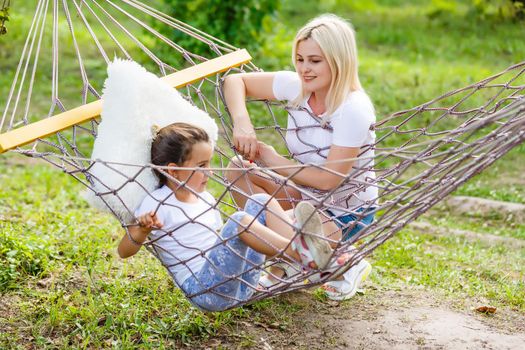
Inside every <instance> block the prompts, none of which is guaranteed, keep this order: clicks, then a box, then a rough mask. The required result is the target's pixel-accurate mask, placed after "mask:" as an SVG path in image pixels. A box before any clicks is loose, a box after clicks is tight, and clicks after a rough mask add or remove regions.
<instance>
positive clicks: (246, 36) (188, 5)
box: [157, 0, 280, 62]
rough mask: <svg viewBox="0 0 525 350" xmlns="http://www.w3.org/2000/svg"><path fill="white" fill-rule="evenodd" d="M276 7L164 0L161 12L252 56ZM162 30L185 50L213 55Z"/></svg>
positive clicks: (261, 2)
mask: <svg viewBox="0 0 525 350" xmlns="http://www.w3.org/2000/svg"><path fill="white" fill-rule="evenodd" d="M279 3H280V1H279V0H249V1H243V2H242V3H240V2H238V1H235V0H227V1H224V0H197V1H186V0H164V4H165V5H164V12H165V13H166V14H168V15H170V16H172V17H174V18H177V19H178V20H181V21H183V22H185V23H187V24H189V25H191V26H193V27H195V28H197V29H199V30H203V31H205V32H206V33H207V34H210V35H211V36H214V37H216V38H218V39H220V40H223V41H225V42H227V43H229V44H231V45H233V46H236V47H241V48H247V49H248V50H249V51H250V52H254V51H257V50H258V48H259V46H260V45H261V43H262V42H264V40H265V38H266V37H267V35H268V33H270V32H271V31H272V28H273V22H274V21H275V19H276V18H275V17H276V13H277V9H278V7H279ZM164 27H165V26H164ZM157 29H160V28H157ZM165 30H166V29H164V31H163V30H162V29H161V33H162V34H164V35H166V36H167V37H169V38H170V39H172V40H173V41H174V42H175V43H176V44H177V45H180V46H182V47H183V48H185V49H186V50H188V51H190V52H193V53H196V54H199V55H203V56H204V57H209V56H210V54H211V55H212V56H213V55H214V54H213V52H212V49H211V48H210V47H208V45H206V44H203V43H201V42H200V41H198V40H196V39H194V38H192V37H190V36H188V35H186V34H184V33H182V32H181V31H177V30H170V31H169V32H166V31H165ZM159 49H160V50H161V53H162V54H164V55H163V56H162V57H163V58H165V59H168V62H170V61H169V57H170V52H168V51H166V50H163V49H162V48H159ZM163 51H164V52H163ZM170 51H171V50H170ZM171 56H173V52H172V51H171Z"/></svg>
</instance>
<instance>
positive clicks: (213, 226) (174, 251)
mask: <svg viewBox="0 0 525 350" xmlns="http://www.w3.org/2000/svg"><path fill="white" fill-rule="evenodd" d="M199 196H200V197H202V198H198V200H197V202H196V203H185V202H181V201H179V200H178V199H177V197H175V194H174V193H173V191H172V190H171V189H170V188H169V187H167V186H162V187H161V188H159V189H157V190H155V191H153V192H152V194H151V196H148V197H146V198H145V199H144V200H143V201H142V203H141V205H140V206H139V208H138V209H137V210H136V211H135V216H136V217H138V216H140V215H142V214H145V213H148V212H151V211H153V212H156V215H157V218H158V219H159V221H160V222H161V223H162V225H163V227H162V229H161V230H154V231H152V232H151V233H150V235H149V239H150V241H152V242H153V243H154V244H153V245H152V247H153V249H154V250H155V251H156V253H157V255H158V257H159V259H160V260H161V262H162V263H163V264H164V265H165V266H166V267H167V268H168V270H169V271H170V273H171V275H172V277H173V278H174V280H175V283H177V284H178V285H179V286H180V285H182V283H184V281H185V280H186V278H188V277H190V276H191V275H192V273H197V272H199V271H200V270H201V268H202V266H203V265H204V263H205V261H206V259H205V258H204V257H203V256H202V255H201V253H202V252H206V251H207V250H208V249H210V248H211V247H212V246H214V245H215V244H216V243H217V239H218V237H219V235H218V233H217V232H218V230H220V229H221V227H222V219H221V215H220V213H219V211H218V210H217V209H216V208H215V204H216V200H215V198H213V196H212V195H211V194H210V193H209V192H202V193H199Z"/></svg>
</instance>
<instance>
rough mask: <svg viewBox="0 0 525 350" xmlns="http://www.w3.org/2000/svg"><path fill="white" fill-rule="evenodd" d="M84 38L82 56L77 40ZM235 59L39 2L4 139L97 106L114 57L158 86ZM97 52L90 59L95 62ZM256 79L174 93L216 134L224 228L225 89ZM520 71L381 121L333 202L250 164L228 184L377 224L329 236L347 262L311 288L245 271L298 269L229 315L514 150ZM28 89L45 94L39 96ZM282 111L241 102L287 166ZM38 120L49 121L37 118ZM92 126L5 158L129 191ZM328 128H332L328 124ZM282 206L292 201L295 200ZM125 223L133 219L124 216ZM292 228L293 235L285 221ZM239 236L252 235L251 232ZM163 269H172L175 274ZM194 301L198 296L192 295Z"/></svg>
mask: <svg viewBox="0 0 525 350" xmlns="http://www.w3.org/2000/svg"><path fill="white" fill-rule="evenodd" d="M163 26H164V27H171V28H172V29H173V30H174V31H178V32H179V33H181V34H180V35H184V36H187V37H188V38H193V39H194V40H195V41H197V42H199V43H201V45H203V47H205V48H206V50H204V51H207V54H206V55H205V57H204V55H196V54H194V53H192V52H189V51H187V50H186V48H184V47H181V46H179V45H178V44H177V43H176V42H173V41H172V40H170V39H169V38H167V37H165V36H163V35H162V34H160V32H159V31H158V29H159V28H160V27H163ZM95 33H96V34H95ZM80 37H81V38H82V45H80V44H79V41H78V40H77V38H80ZM86 38H87V39H86ZM144 38H147V40H144ZM87 43H90V44H87ZM89 45H91V46H89ZM160 48H164V49H165V48H169V50H170V51H169V53H170V54H169V55H163V56H162V57H161V55H157V54H156V53H157V52H161V51H162V50H161V49H160ZM234 50H236V48H235V47H233V46H231V45H229V44H227V43H224V42H222V41H220V40H218V39H215V38H213V37H210V36H209V35H207V34H206V33H204V32H201V31H199V30H197V29H194V28H191V27H190V26H187V25H185V24H184V23H181V22H179V21H177V20H176V19H173V18H170V17H168V16H166V15H164V14H162V13H161V12H158V11H157V10H155V9H153V8H151V7H149V6H148V5H147V4H144V3H141V2H139V1H134V0H123V1H116V0H115V1H75V0H72V1H49V0H43V1H39V2H38V4H37V8H36V11H35V16H34V20H33V22H32V23H31V26H30V28H29V33H28V36H27V41H26V43H25V46H24V47H23V50H22V55H21V60H20V64H19V66H18V67H17V69H16V71H15V72H12V74H13V85H12V87H11V90H10V92H9V95H8V96H7V99H6V103H5V107H4V111H3V114H2V117H1V120H0V133H5V132H8V131H10V130H14V129H16V128H18V127H21V126H23V125H28V124H30V123H32V122H34V121H37V120H40V119H44V118H48V117H51V116H53V115H56V114H57V113H60V112H63V111H67V110H70V109H72V108H74V107H77V106H79V105H82V104H86V103H89V102H91V101H95V100H98V99H99V98H100V97H101V89H102V83H103V81H104V79H105V72H106V65H107V64H108V63H109V62H110V61H111V60H112V58H113V57H115V56H117V57H121V58H129V59H133V60H135V61H137V62H139V63H140V64H141V65H143V66H144V67H146V68H147V69H148V70H149V71H151V72H153V73H155V74H156V75H158V76H164V75H167V74H170V73H173V72H175V71H177V70H180V69H182V68H186V67H188V66H192V65H196V64H199V63H201V62H203V61H206V60H208V59H211V58H214V57H218V56H221V55H223V54H226V53H229V52H232V51H234ZM93 53H97V55H96V56H94V55H93ZM64 60H68V61H74V62H77V65H76V67H77V69H76V70H75V71H63V70H61V67H62V65H61V62H63V61H64ZM256 70H258V69H257V67H256V66H254V65H252V64H248V65H242V66H240V67H236V68H231V69H229V70H228V71H226V72H223V73H220V74H216V75H214V76H211V77H208V78H206V79H202V80H200V81H197V82H194V83H192V84H190V85H187V86H186V87H185V88H183V89H180V90H179V92H180V93H181V94H182V95H183V96H184V97H185V98H187V99H188V101H191V102H192V103H193V104H194V105H195V106H197V107H198V108H200V109H202V110H204V111H206V112H207V113H209V114H210V115H211V116H212V117H213V118H214V119H215V121H216V122H217V125H218V127H219V140H218V142H217V144H216V147H215V154H214V158H213V168H214V172H213V175H210V179H209V185H208V187H209V190H210V192H211V193H212V194H213V195H214V197H215V198H216V199H217V204H214V203H210V210H212V209H218V210H219V211H220V213H221V215H222V217H223V220H226V219H228V218H229V217H230V216H231V215H232V214H233V213H235V212H236V211H237V210H240V209H242V208H238V207H237V206H236V204H235V202H234V201H233V200H232V197H231V191H232V190H233V189H234V186H235V181H233V183H232V182H230V181H228V180H226V176H225V172H226V167H227V165H228V163H229V162H230V160H231V159H232V158H233V157H235V156H238V155H237V154H236V153H235V150H234V149H233V147H232V121H231V118H230V116H229V115H228V113H227V111H226V110H225V107H224V103H223V99H222V94H221V82H222V79H223V78H224V76H226V75H228V74H231V73H235V72H248V71H256ZM524 72H525V62H524V63H520V64H517V65H514V66H512V67H509V68H508V69H507V70H505V71H503V72H501V73H499V74H496V75H494V76H492V77H489V78H487V79H485V80H483V81H480V82H478V83H476V84H472V85H470V86H467V87H464V88H461V89H458V90H455V91H452V92H449V93H446V94H444V95H442V96H440V97H437V98H435V99H433V100H432V101H429V102H427V103H424V104H422V105H420V106H417V107H414V108H410V109H407V110H405V111H401V112H398V113H394V114H392V115H391V116H388V117H380V118H378V120H379V121H378V122H377V123H376V125H375V126H374V129H375V132H376V143H375V144H372V145H365V146H363V148H362V154H364V153H365V152H366V151H367V150H368V149H373V150H374V151H375V156H374V157H373V158H370V159H366V158H365V157H363V156H361V158H360V159H361V160H362V162H361V164H365V165H364V166H361V167H359V168H354V169H353V171H352V172H351V174H350V175H346V176H343V175H342V174H339V176H340V177H341V184H340V185H339V186H338V187H337V188H336V189H334V190H332V191H324V192H323V191H319V190H313V189H310V188H304V187H300V186H295V185H293V183H292V182H290V181H289V179H286V178H282V177H279V176H276V174H275V172H274V171H272V168H267V167H265V166H264V164H258V165H259V166H258V167H257V168H244V169H238V170H237V171H236V174H237V175H236V178H239V179H240V178H242V177H243V176H246V175H247V174H251V176H263V177H267V178H268V179H271V180H272V181H275V183H276V184H277V185H278V188H279V189H283V190H286V188H287V187H286V186H291V187H293V188H295V189H297V190H299V191H300V192H301V193H302V194H303V198H304V197H306V198H308V199H309V200H310V202H311V203H313V204H314V205H315V206H316V207H317V208H318V209H320V210H326V209H330V210H339V211H341V212H344V213H353V214H355V215H356V216H357V217H358V218H359V217H363V215H365V214H363V212H361V211H358V209H360V208H365V209H370V210H372V211H373V212H374V213H375V214H376V216H375V220H374V222H373V223H372V224H370V225H369V226H367V227H365V228H363V229H362V230H361V231H360V232H359V234H358V235H355V236H353V237H351V238H350V239H349V240H347V241H344V242H339V241H334V240H332V239H331V238H330V235H328V237H327V238H326V240H328V241H331V242H332V243H334V245H335V246H336V248H335V249H334V254H333V256H334V258H335V257H336V256H338V255H340V254H342V253H343V252H345V253H347V254H348V255H349V259H348V262H347V263H346V264H345V265H344V266H341V267H339V268H338V269H336V271H331V272H330V273H327V274H326V275H323V277H322V278H321V279H319V278H317V279H313V278H312V277H313V276H315V275H317V276H318V274H319V271H318V270H316V269H310V270H305V269H302V268H297V265H294V264H289V263H287V262H286V261H287V258H288V257H287V256H286V254H276V255H275V256H268V257H267V258H268V260H267V261H266V262H265V263H264V264H252V263H250V262H247V264H246V266H247V270H244V271H243V272H246V271H256V272H257V273H259V272H260V271H263V270H265V269H266V270H267V268H268V266H271V265H272V264H274V263H278V262H284V263H285V264H288V265H289V267H291V268H292V269H295V271H296V273H294V274H289V275H288V276H287V278H286V279H280V278H278V277H277V276H276V280H277V282H276V283H275V285H274V286H272V287H270V288H268V289H262V290H261V289H256V287H257V286H256V285H253V284H250V285H247V286H246V288H248V289H250V290H252V291H253V295H252V296H251V297H250V298H249V299H248V300H237V299H235V297H231V296H225V295H223V297H224V298H231V299H232V302H231V304H230V306H229V307H234V306H237V305H241V304H243V303H246V302H249V301H253V300H257V299H262V298H265V297H267V296H270V295H276V294H279V293H284V292H288V291H292V290H296V289H300V288H305V287H308V286H311V285H312V283H311V282H309V278H310V280H312V279H313V280H315V283H321V282H323V281H325V280H328V279H330V278H333V277H334V274H335V273H341V272H343V271H345V270H346V269H348V268H350V267H351V266H353V265H355V264H356V263H357V262H359V260H361V259H362V258H363V257H364V256H366V255H367V254H369V253H370V252H372V251H373V250H374V249H375V248H376V247H378V246H379V245H381V244H382V243H383V242H385V241H386V240H387V239H389V238H390V237H392V236H393V235H394V234H395V233H396V232H397V231H399V230H400V229H401V228H403V227H404V226H405V225H407V224H408V223H410V222H411V221H413V220H415V219H416V218H417V217H419V216H420V215H422V214H423V213H424V212H426V211H427V210H428V209H429V208H431V207H432V206H433V205H435V204H436V203H437V202H439V201H440V200H442V199H443V198H444V197H445V196H447V195H448V194H449V193H451V192H452V191H454V190H455V189H456V188H457V187H458V186H460V185H461V184H463V183H464V182H466V181H467V180H468V179H469V178H471V177H472V176H474V175H476V174H478V173H479V172H481V171H482V170H483V169H485V168H486V167H488V166H489V165H491V164H492V163H493V162H494V161H496V160H497V159H498V158H500V157H502V156H503V155H504V154H505V153H507V152H508V151H509V150H511V149H512V148H513V147H515V146H517V145H519V144H520V143H522V142H523V140H524V139H525V98H524V89H525V74H524ZM36 80H39V81H43V82H45V83H46V84H38V85H35V84H34V82H35V81H36ZM43 85H44V86H46V89H44V90H38V89H37V86H38V87H40V86H43ZM79 96H80V97H79ZM289 109H290V107H288V106H286V105H284V104H281V103H274V102H268V101H250V102H249V110H250V112H251V113H252V115H257V120H263V121H264V123H262V124H261V123H259V124H258V125H255V128H256V132H257V137H258V138H259V139H261V140H263V141H266V142H268V143H271V144H272V145H274V146H275V147H276V149H277V150H278V151H279V152H280V153H282V154H284V155H285V156H288V157H292V158H293V157H294V156H298V155H293V154H290V152H289V150H288V149H287V147H286V143H285V135H286V133H287V132H297V131H298V130H296V129H295V128H289V129H288V126H287V118H288V113H287V111H288V110H289ZM43 110H44V111H46V112H44V113H42V111H43ZM98 124H99V121H97V120H92V121H89V122H86V123H84V124H82V125H75V126H73V127H72V128H69V129H67V130H65V131H62V132H58V133H56V134H54V135H50V136H48V137H45V138H42V139H38V140H37V141H35V142H33V143H31V144H29V145H26V146H23V147H20V148H17V149H15V150H13V151H12V152H16V153H20V154H23V155H26V156H30V157H35V158H41V159H42V160H44V161H47V162H49V163H51V164H53V165H54V166H56V167H58V168H60V169H62V170H63V171H64V172H66V173H68V174H70V175H71V176H73V177H75V178H76V179H77V180H78V181H79V182H81V183H82V184H84V185H85V186H86V188H87V189H88V190H89V189H93V183H94V181H95V180H96V181H99V182H100V183H104V179H101V178H97V179H94V178H93V176H92V174H91V173H90V170H91V169H92V167H93V165H94V162H97V163H98V164H99V165H101V166H104V167H107V169H115V171H120V170H119V169H121V166H125V167H129V168H130V169H133V171H132V173H134V174H135V175H134V176H127V179H128V182H130V183H131V182H135V181H136V179H137V178H138V177H139V175H140V174H141V173H142V172H146V171H151V166H150V165H143V164H114V163H111V162H105V161H103V160H97V161H93V160H91V159H90V154H91V150H92V145H93V142H94V139H95V138H96V136H97V126H98ZM304 127H306V128H322V127H323V126H321V124H320V123H319V121H318V119H317V118H315V117H313V118H312V125H308V126H303V128H304ZM326 127H327V128H330V125H328V126H326ZM305 142H306V141H305ZM326 151H327V150H323V149H318V148H316V147H315V146H313V145H310V152H314V153H318V154H320V155H326ZM311 166H316V167H320V168H324V167H322V166H319V165H313V164H299V165H297V166H296V167H295V172H301V171H302V170H303V169H306V168H307V167H311ZM370 168H372V169H373V170H374V171H375V174H376V178H375V179H372V178H367V179H366V181H358V180H356V178H357V177H358V175H359V174H360V173H364V172H366V171H367V170H369V169H370ZM158 170H159V171H164V172H165V171H166V169H158ZM196 171H198V170H196ZM138 185H139V186H140V184H138ZM181 186H184V184H181ZM369 186H374V187H377V188H378V190H379V198H377V200H376V199H374V200H373V201H370V202H365V203H361V204H360V205H359V207H356V206H354V205H352V204H351V203H352V202H353V201H352V200H351V199H352V197H353V196H356V195H357V193H359V192H360V191H363V190H364V189H366V188H367V187H369ZM119 190H120V189H119V188H110V187H109V186H108V188H107V191H104V192H100V191H99V192H97V195H98V196H99V197H100V198H102V199H103V200H104V197H105V196H108V195H110V196H115V197H117V198H119ZM339 192H344V193H345V196H344V198H345V199H344V200H334V198H340V196H337V194H338V193H339ZM144 195H145V196H151V191H149V190H148V189H146V188H144ZM246 195H247V196H248V195H249V194H246ZM206 200H208V201H209V199H206ZM287 200H288V201H293V199H292V198H289V199H287ZM123 204H124V205H126V203H123ZM260 204H261V205H262V207H263V208H264V209H265V210H268V212H272V210H271V209H270V208H268V204H267V202H266V201H260ZM129 213H130V214H131V215H132V214H133V210H132V209H131V208H129ZM115 215H116V217H118V218H119V219H120V220H121V222H122V225H123V226H124V227H128V225H134V224H136V223H135V222H126V221H125V220H124V219H123V218H122V216H121V215H119V214H118V213H115ZM234 219H235V218H234ZM254 220H255V219H254ZM194 221H195V220H194ZM197 222H198V220H197ZM288 223H289V224H290V225H292V224H291V221H290V222H288ZM353 225H356V223H355V222H350V223H349V224H347V226H350V227H352V226H353ZM210 229H211V228H210ZM247 230H248V231H250V225H248V227H247ZM176 231H177V228H175V229H172V230H171V231H170V230H166V231H164V232H163V234H162V235H163V237H164V238H170V239H173V240H177V235H176ZM299 233H300V230H299ZM261 239H262V238H261ZM217 240H218V241H217V242H218V243H217V244H223V243H224V240H223V239H221V237H220V235H219V234H218V233H217ZM145 246H146V247H147V248H148V249H149V250H150V251H151V252H152V253H153V254H155V255H157V256H159V254H160V255H161V254H163V253H165V254H169V252H166V251H164V252H162V248H161V247H160V246H159V245H158V244H157V242H156V241H155V240H150V241H147V242H146V243H145ZM226 246H227V245H226ZM206 253H207V251H202V250H195V254H194V255H195V256H204V257H205V258H206V257H207V255H206ZM234 253H235V252H234ZM175 258H177V257H175ZM160 260H162V259H160ZM187 261H188V259H186V260H180V259H179V262H178V264H181V265H183V266H186V264H187ZM166 267H167V268H168V269H170V268H173V267H174V266H166ZM190 272H191V273H192V274H194V273H195V271H190ZM225 281H226V282H224V281H223V282H221V284H224V283H227V282H228V281H238V282H239V283H240V284H247V283H246V281H245V280H243V276H242V273H239V274H235V275H231V276H225ZM216 287H218V286H216V285H212V286H209V287H208V288H206V289H205V290H203V291H202V293H218V294H220V292H218V291H217V290H218V289H217V288H216ZM193 296H195V295H189V297H193Z"/></svg>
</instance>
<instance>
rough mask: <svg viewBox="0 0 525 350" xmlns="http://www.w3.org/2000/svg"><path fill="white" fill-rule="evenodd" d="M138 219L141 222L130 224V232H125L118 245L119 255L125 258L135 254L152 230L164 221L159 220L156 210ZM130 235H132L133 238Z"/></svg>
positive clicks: (160, 225) (159, 226)
mask: <svg viewBox="0 0 525 350" xmlns="http://www.w3.org/2000/svg"><path fill="white" fill-rule="evenodd" d="M138 220H139V224H138V225H135V226H130V227H129V228H128V233H125V234H124V237H122V239H121V240H120V243H119V245H118V255H119V256H120V257H121V258H123V259H125V258H129V257H130V256H133V255H135V254H136V253H137V252H138V251H139V250H140V248H141V247H142V243H144V241H145V240H146V238H148V235H149V234H150V233H151V231H153V229H155V228H161V227H162V223H160V222H159V220H158V219H157V216H156V215H155V213H154V212H149V213H146V214H144V215H141V216H140V217H139V219H138ZM129 236H131V239H130V237H129Z"/></svg>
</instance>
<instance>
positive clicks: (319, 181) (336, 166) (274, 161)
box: [258, 142, 360, 191]
mask: <svg viewBox="0 0 525 350" xmlns="http://www.w3.org/2000/svg"><path fill="white" fill-rule="evenodd" d="M359 152H360V148H359V147H342V146H336V145H332V146H331V147H330V151H329V152H328V157H327V158H326V164H323V165H322V167H323V168H326V169H329V170H330V171H327V170H324V169H320V168H316V167H313V166H307V167H304V168H302V169H301V170H300V171H298V170H299V169H298V168H297V167H294V168H281V169H275V171H276V172H277V173H278V174H280V175H282V176H284V177H287V178H288V177H289V176H291V175H292V174H294V175H293V176H292V177H291V179H292V180H293V181H294V182H295V183H296V184H298V185H303V186H309V187H313V188H316V189H318V190H322V191H329V190H332V189H334V188H336V187H338V186H339V184H340V183H341V182H342V181H343V179H344V178H343V177H342V176H341V175H338V174H334V173H332V172H331V171H333V172H337V173H339V174H342V175H347V174H348V173H349V172H350V170H351V169H352V166H353V164H354V161H355V159H356V158H357V156H358V155H359ZM258 159H260V160H261V161H262V162H263V163H265V164H267V165H269V166H272V167H287V166H291V167H293V166H296V165H297V164H298V163H297V162H294V161H292V160H289V159H287V158H284V157H283V156H281V155H280V154H278V153H277V152H276V151H275V149H274V148H273V147H272V146H269V145H266V144H264V143H262V142H259V158H258Z"/></svg>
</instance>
